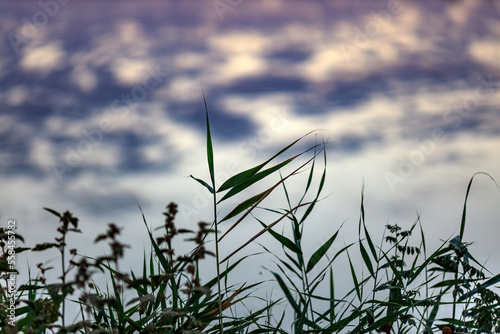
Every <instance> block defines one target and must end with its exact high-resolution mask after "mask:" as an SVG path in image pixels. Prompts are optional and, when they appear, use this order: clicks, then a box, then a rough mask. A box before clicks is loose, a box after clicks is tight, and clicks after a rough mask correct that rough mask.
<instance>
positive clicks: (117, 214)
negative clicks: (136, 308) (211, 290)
mask: <svg viewBox="0 0 500 334" xmlns="http://www.w3.org/2000/svg"><path fill="white" fill-rule="evenodd" d="M43 3H44V2H40V3H38V4H37V3H35V2H2V3H1V4H0V35H2V37H3V38H2V39H1V41H0V140H1V146H0V171H1V174H0V219H1V221H2V223H1V224H2V226H4V225H6V222H7V218H16V219H17V221H18V225H19V233H20V234H22V235H23V236H24V237H25V239H26V241H27V244H28V245H33V244H35V243H37V242H44V241H50V240H51V239H52V238H53V236H54V231H55V228H56V226H57V222H56V220H55V219H54V218H55V217H53V216H51V215H50V214H49V213H47V212H45V211H43V210H42V207H50V208H53V209H55V210H58V211H60V212H62V211H65V210H66V209H69V210H70V211H72V212H73V213H74V214H75V215H76V216H77V217H79V218H80V220H81V229H82V230H83V231H84V234H83V236H78V237H74V240H72V242H73V243H74V244H75V245H77V246H78V248H79V250H80V251H81V252H82V253H86V254H97V253H101V251H102V250H103V246H100V245H98V246H94V245H93V244H92V240H93V238H94V237H95V235H97V234H98V233H100V232H102V231H104V229H105V227H106V224H107V223H108V222H111V221H113V222H116V223H117V224H118V225H120V226H123V227H124V228H125V229H124V231H123V241H124V242H126V243H129V244H131V245H133V248H132V250H130V251H129V252H128V255H127V260H126V263H128V264H129V265H130V266H133V265H134V263H137V262H136V261H140V259H141V258H142V254H143V253H142V252H143V247H144V245H146V244H147V239H146V236H147V235H146V232H145V228H144V225H143V223H142V220H141V217H140V211H139V209H138V207H137V204H136V200H137V201H138V202H139V203H140V205H141V206H142V207H143V209H144V212H145V214H146V217H147V219H148V222H149V223H151V224H153V225H155V226H158V225H160V224H161V223H162V215H161V212H162V211H163V210H164V207H165V205H166V204H167V203H168V202H170V201H175V202H177V203H178V204H179V205H180V211H181V212H180V214H179V219H178V223H179V224H182V225H183V226H185V227H191V228H194V227H195V226H196V225H195V224H196V223H197V222H198V221H199V220H206V221H210V220H211V219H212V215H211V214H212V212H211V208H210V205H209V201H208V200H207V199H206V194H205V191H204V189H203V188H202V187H201V186H200V185H199V184H197V183H196V182H194V181H193V180H192V179H190V178H188V176H189V175H190V174H193V175H195V176H197V177H201V178H204V179H208V172H207V169H206V160H205V151H204V145H205V132H204V131H205V128H204V126H205V123H204V121H205V119H204V106H203V97H202V91H201V88H203V90H204V92H205V96H206V98H207V101H208V105H209V110H210V117H211V125H212V134H213V139H214V147H215V155H216V157H215V159H216V161H215V162H216V169H217V170H218V171H219V173H218V176H219V178H220V180H224V179H225V178H227V176H228V175H231V174H234V173H235V172H238V171H241V170H244V169H246V168H249V167H252V166H254V165H256V164H258V163H260V162H262V161H264V160H266V159H267V158H268V157H270V156H271V155H272V154H274V153H275V152H277V150H279V149H280V148H281V147H283V146H285V145H287V144H288V143H290V142H291V141H293V140H294V139H296V138H298V137H300V136H302V135H303V134H305V133H307V132H309V131H311V130H315V129H322V130H321V131H320V132H318V133H319V134H320V135H321V136H322V137H324V138H329V140H330V142H331V143H330V144H329V145H328V147H327V150H328V178H327V183H326V185H325V190H324V194H325V195H328V197H327V198H326V199H325V200H324V201H322V202H321V203H320V204H319V205H318V206H317V209H316V212H315V214H314V215H313V216H312V217H311V219H310V221H309V222H308V224H310V225H311V227H310V228H309V229H307V228H306V240H307V243H306V249H307V250H308V251H309V252H312V251H313V250H314V249H315V248H316V247H317V245H318V243H319V242H324V241H326V238H327V236H329V235H331V234H332V233H334V232H335V231H336V230H337V229H338V228H339V226H340V225H341V224H342V222H344V221H346V223H345V225H344V228H343V235H342V238H343V240H344V241H340V242H339V244H338V245H335V246H334V248H333V249H332V250H333V251H334V249H335V248H336V249H340V248H341V247H342V246H343V245H344V242H350V241H354V240H356V239H357V220H358V216H359V204H360V193H361V186H362V180H363V179H364V180H365V184H366V188H365V198H366V202H365V205H366V215H367V224H368V227H369V229H370V230H371V231H373V233H374V235H377V236H379V235H381V234H382V232H383V226H384V225H385V224H387V223H390V224H399V225H401V226H403V227H405V228H408V227H410V226H411V224H412V223H413V222H414V220H415V219H416V217H417V214H418V213H420V214H421V221H422V226H423V228H424V230H425V232H426V235H427V238H428V243H429V244H430V246H431V247H434V248H435V247H437V246H438V245H439V244H440V239H447V238H449V237H453V236H455V235H457V234H458V232H459V224H460V217H461V210H462V206H463V201H464V196H465V191H466V187H467V183H468V182H469V179H470V178H471V177H472V175H473V174H474V173H475V172H480V171H482V172H487V173H489V174H491V176H492V177H493V178H495V179H496V180H500V168H499V167H500V166H499V165H500V164H499V163H500V160H499V157H498V152H499V148H500V115H499V106H500V85H499V82H500V63H499V59H500V47H499V37H500V21H499V20H498V19H499V16H500V15H499V14H500V5H499V3H498V2H493V1H472V0H471V1H418V2H417V1H403V0H401V1H370V2H368V3H366V2H361V1H333V0H332V1H326V0H325V1H312V2H307V4H306V3H305V2H301V1H296V2H294V1H279V0H276V1H267V0H266V1H244V0H243V1H240V2H232V5H226V6H223V7H215V6H213V2H211V1H206V2H195V1H183V2H174V1H161V2H160V1H149V2H145V3H144V2H140V3H139V2H127V1H124V2H119V3H118V2H117V1H103V2H83V1H71V2H66V3H64V1H61V2H58V1H57V2H56V1H47V3H48V4H50V5H45V6H42V5H41V4H43ZM221 3H222V2H221ZM315 140H318V139H315V138H314V135H313V136H311V137H310V138H309V139H306V142H305V143H304V145H305V144H313V143H314V141H315ZM304 147H305V146H304ZM219 184H220V182H219ZM303 185H304V180H303V179H300V176H299V178H298V179H297V180H296V181H294V182H292V183H291V184H290V187H291V189H293V190H296V191H297V193H295V194H296V195H297V194H299V193H298V191H300V189H302V187H303ZM279 198H280V196H276V198H275V200H276V202H268V203H265V204H266V205H268V206H273V205H277V206H280V205H284V204H282V202H279ZM238 199H240V200H243V199H244V197H240V198H237V199H235V200H234V201H231V200H230V201H228V202H227V204H225V206H224V207H222V208H220V210H221V213H224V212H228V211H229V210H230V209H231V208H232V207H234V205H236V204H237V203H238ZM499 203H500V190H499V189H497V188H496V186H495V185H494V183H493V182H491V180H489V179H488V178H487V177H485V176H484V175H481V176H478V177H477V178H476V179H475V182H474V184H473V186H472V191H471V198H470V201H469V207H468V208H469V211H468V223H467V227H466V231H465V240H466V241H474V242H475V243H474V244H473V246H471V251H472V253H473V254H475V255H476V258H477V259H478V260H479V261H481V262H482V263H487V267H488V268H490V269H491V270H492V271H494V272H499V271H500V260H499V257H498V254H499V251H500V246H499V243H498V235H500V222H499V220H498V219H499V217H500V206H499ZM263 217H267V216H265V215H264V216H263ZM221 228H222V229H224V228H225V226H221ZM282 228H283V226H279V227H278V228H277V229H276V230H279V231H281V229H282ZM256 229H258V226H255V222H254V221H251V220H248V221H246V222H245V224H244V225H242V226H240V227H238V230H237V231H235V232H234V234H233V236H232V237H231V238H229V239H228V240H225V241H224V242H223V244H222V253H223V254H229V253H230V252H231V250H233V249H234V247H235V246H236V245H238V244H241V242H243V241H244V240H246V239H247V238H248V237H249V236H250V234H251V232H252V231H255V230H256ZM261 242H262V243H264V244H266V245H267V246H270V245H271V242H272V241H271V240H269V239H267V238H263V239H262V240H261ZM416 242H417V240H416ZM270 247H272V246H270ZM260 249H261V248H259V246H258V245H253V246H252V247H250V248H249V249H248V252H251V251H257V250H260ZM53 256H54V258H55V257H56V253H53ZM44 260H48V258H45V259H44ZM19 261H20V260H19ZM19 261H18V262H19ZM25 261H26V260H23V263H18V266H19V267H20V268H21V269H22V268H26V267H27V266H26V263H25ZM266 261H267V260H266V259H265V257H262V256H261V257H255V259H250V260H249V262H248V263H249V266H246V267H245V268H252V270H249V272H243V270H244V269H243V267H242V269H241V271H242V272H240V273H238V275H241V277H243V278H242V279H240V281H242V280H247V279H248V280H252V279H262V276H261V275H260V274H259V272H260V271H263V270H262V269H261V265H262V264H266V263H267V264H266V265H267V266H271V265H270V263H269V262H266ZM34 264H35V263H30V265H31V266H34ZM339 267H342V265H341V264H339ZM262 275H264V276H266V277H268V275H267V274H266V273H265V272H264V273H263V274H262Z"/></svg>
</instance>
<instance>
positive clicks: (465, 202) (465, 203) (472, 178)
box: [460, 172, 500, 240]
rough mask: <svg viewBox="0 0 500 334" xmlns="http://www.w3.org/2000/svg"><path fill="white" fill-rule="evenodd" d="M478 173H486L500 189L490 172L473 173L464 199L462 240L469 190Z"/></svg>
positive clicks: (461, 224)
mask: <svg viewBox="0 0 500 334" xmlns="http://www.w3.org/2000/svg"><path fill="white" fill-rule="evenodd" d="M478 174H484V175H486V176H488V177H489V178H490V179H491V180H492V181H493V183H495V185H496V186H497V188H499V189H500V186H499V185H498V183H496V181H495V179H494V178H493V177H491V175H490V174H488V173H484V172H477V173H475V174H474V175H472V177H471V179H470V181H469V185H468V186H467V192H466V194H465V200H464V208H463V210H462V221H461V223H460V240H463V236H464V231H465V218H466V215H467V199H468V198H469V192H470V188H471V186H472V181H473V180H474V177H475V176H476V175H478Z"/></svg>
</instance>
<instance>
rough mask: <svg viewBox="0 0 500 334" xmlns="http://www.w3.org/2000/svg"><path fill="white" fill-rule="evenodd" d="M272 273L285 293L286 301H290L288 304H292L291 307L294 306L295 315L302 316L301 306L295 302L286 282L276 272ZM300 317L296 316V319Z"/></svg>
mask: <svg viewBox="0 0 500 334" xmlns="http://www.w3.org/2000/svg"><path fill="white" fill-rule="evenodd" d="M271 273H272V274H273V275H274V277H275V278H276V281H277V282H278V284H279V286H280V287H281V291H283V293H284V294H285V297H286V299H287V300H288V302H289V303H290V305H291V306H292V308H293V310H294V311H295V313H296V314H297V315H298V316H300V315H301V313H302V312H301V310H300V307H299V305H297V302H296V301H295V299H293V296H292V294H291V292H290V290H289V289H288V287H287V286H286V284H285V282H284V281H283V279H282V278H281V276H280V275H278V274H277V273H275V272H272V271H271ZM298 316H296V318H298Z"/></svg>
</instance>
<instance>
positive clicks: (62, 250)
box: [61, 231, 66, 328]
mask: <svg viewBox="0 0 500 334" xmlns="http://www.w3.org/2000/svg"><path fill="white" fill-rule="evenodd" d="M65 245H66V231H64V232H63V236H62V244H61V262H62V276H61V280H62V289H63V300H62V327H63V328H65V327H66V326H65V321H64V318H65V315H66V293H65V289H66V268H65V266H64V261H65V259H64V250H65Z"/></svg>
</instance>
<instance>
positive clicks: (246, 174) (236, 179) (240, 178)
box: [217, 131, 313, 192]
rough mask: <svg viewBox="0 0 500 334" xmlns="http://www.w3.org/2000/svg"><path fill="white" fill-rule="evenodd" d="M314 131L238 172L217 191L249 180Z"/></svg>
mask: <svg viewBox="0 0 500 334" xmlns="http://www.w3.org/2000/svg"><path fill="white" fill-rule="evenodd" d="M312 132H313V131H311V132H309V133H307V134H305V135H304V136H302V137H300V138H299V139H297V140H295V141H294V142H293V143H291V144H289V145H288V146H286V147H285V148H283V149H281V150H280V151H279V152H278V153H276V154H275V155H273V156H272V157H271V158H269V159H268V160H266V161H265V162H263V163H261V164H260V165H258V166H255V167H252V168H250V169H247V170H245V171H243V172H240V173H238V174H236V175H234V176H232V177H230V178H229V179H228V180H227V181H226V182H224V183H223V184H222V186H220V188H219V190H217V192H221V191H225V190H228V189H230V188H233V187H235V186H237V185H240V184H241V183H243V182H245V181H247V180H248V179H249V178H251V177H252V176H253V175H255V174H256V173H257V172H258V171H259V170H261V169H262V168H263V167H264V166H265V165H267V164H268V163H269V162H271V161H272V160H274V158H276V157H277V156H279V155H280V154H282V153H284V152H285V151H287V150H288V149H289V148H290V147H292V146H293V145H295V144H296V143H297V142H298V141H300V140H301V139H303V138H304V137H306V136H308V135H309V134H311V133H312ZM303 153H304V152H303Z"/></svg>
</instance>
